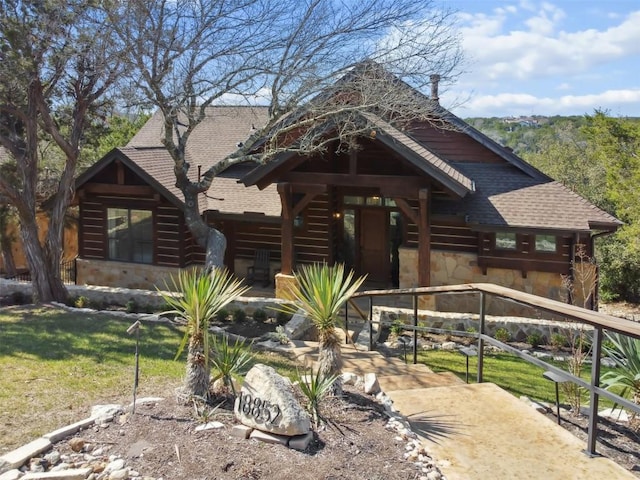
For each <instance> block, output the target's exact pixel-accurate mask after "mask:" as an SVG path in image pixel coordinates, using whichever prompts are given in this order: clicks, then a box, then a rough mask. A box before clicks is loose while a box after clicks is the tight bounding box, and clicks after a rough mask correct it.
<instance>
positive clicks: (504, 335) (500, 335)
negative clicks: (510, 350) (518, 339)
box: [494, 328, 511, 343]
mask: <svg viewBox="0 0 640 480" xmlns="http://www.w3.org/2000/svg"><path fill="white" fill-rule="evenodd" d="M494 337H495V339H496V340H498V341H499V342H502V343H507V342H508V341H509V340H511V333H509V330H507V329H506V328H499V329H497V330H496V334H495V335H494Z"/></svg>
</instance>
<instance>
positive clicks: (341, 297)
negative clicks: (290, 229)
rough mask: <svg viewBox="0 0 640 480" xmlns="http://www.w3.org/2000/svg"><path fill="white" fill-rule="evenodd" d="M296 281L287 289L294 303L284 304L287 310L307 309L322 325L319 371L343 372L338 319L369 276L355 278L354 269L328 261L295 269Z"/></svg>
mask: <svg viewBox="0 0 640 480" xmlns="http://www.w3.org/2000/svg"><path fill="white" fill-rule="evenodd" d="M294 277H295V280H296V281H295V282H294V283H293V285H292V286H291V287H290V289H289V291H288V292H286V299H287V300H291V301H292V302H293V304H286V305H283V306H282V309H283V310H284V311H287V312H288V313H292V314H293V313H295V312H296V311H297V310H298V309H301V310H303V311H304V312H305V313H306V315H307V316H309V318H310V319H311V320H312V321H313V323H314V324H315V326H316V328H317V329H318V337H319V339H318V340H319V346H318V350H319V352H318V371H319V372H320V374H322V375H323V376H325V377H327V376H329V377H330V376H337V378H339V375H340V373H342V358H341V355H340V338H339V337H338V334H337V332H336V328H335V327H336V321H337V319H338V314H339V313H340V308H341V307H342V306H343V305H344V303H345V302H346V301H347V300H349V298H350V297H351V296H352V295H353V294H354V293H355V292H356V291H357V290H358V288H360V286H361V285H362V283H363V282H364V280H365V278H366V276H362V277H359V278H357V279H354V273H353V271H350V272H349V273H348V274H346V275H345V271H344V265H343V264H337V265H335V266H333V267H330V266H328V265H327V264H326V263H321V264H320V263H316V264H312V265H302V266H301V268H300V270H299V271H298V272H297V273H294ZM339 391H340V384H339V381H335V382H334V393H339Z"/></svg>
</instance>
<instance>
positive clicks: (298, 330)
mask: <svg viewBox="0 0 640 480" xmlns="http://www.w3.org/2000/svg"><path fill="white" fill-rule="evenodd" d="M314 330H315V325H314V324H313V321H312V320H311V319H310V318H309V317H307V315H306V314H305V313H304V312H303V311H298V312H297V313H296V314H295V315H294V316H293V317H292V318H291V320H289V321H288V322H287V324H286V325H285V326H284V333H286V334H287V337H289V339H290V340H301V339H304V338H305V337H306V336H307V335H308V334H309V333H310V332H312V331H314Z"/></svg>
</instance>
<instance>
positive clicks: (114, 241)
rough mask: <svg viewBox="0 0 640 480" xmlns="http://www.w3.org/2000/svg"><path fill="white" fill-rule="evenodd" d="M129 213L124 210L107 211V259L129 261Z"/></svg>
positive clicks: (112, 209) (111, 209)
mask: <svg viewBox="0 0 640 480" xmlns="http://www.w3.org/2000/svg"><path fill="white" fill-rule="evenodd" d="M128 217H129V212H128V210H127V209H125V208H109V209H108V210H107V236H108V238H109V258H110V259H112V260H125V261H127V260H129V244H130V239H129V219H128Z"/></svg>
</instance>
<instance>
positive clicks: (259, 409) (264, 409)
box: [237, 392, 282, 424]
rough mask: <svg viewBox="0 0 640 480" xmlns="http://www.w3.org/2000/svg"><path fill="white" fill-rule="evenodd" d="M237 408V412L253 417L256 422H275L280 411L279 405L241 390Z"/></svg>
mask: <svg viewBox="0 0 640 480" xmlns="http://www.w3.org/2000/svg"><path fill="white" fill-rule="evenodd" d="M237 409H238V411H239V412H242V413H243V414H244V415H246V416H247V417H251V418H253V419H255V420H256V421H257V422H262V423H271V424H274V423H276V420H277V419H278V418H279V417H280V415H281V413H282V411H281V410H280V407H278V406H277V405H273V404H272V403H270V402H268V401H266V400H262V399H261V398H258V397H254V396H252V395H250V394H248V393H243V392H240V397H239V398H238V407H237Z"/></svg>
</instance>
